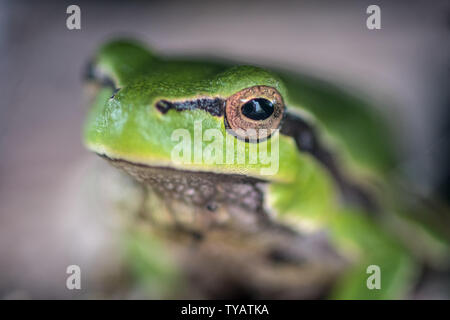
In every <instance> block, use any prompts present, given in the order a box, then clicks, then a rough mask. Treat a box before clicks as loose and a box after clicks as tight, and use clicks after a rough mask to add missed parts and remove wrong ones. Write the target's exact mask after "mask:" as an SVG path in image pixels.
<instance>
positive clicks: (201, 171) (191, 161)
mask: <svg viewBox="0 0 450 320" xmlns="http://www.w3.org/2000/svg"><path fill="white" fill-rule="evenodd" d="M86 79H87V82H88V83H90V84H91V85H93V86H94V87H95V90H94V94H93V97H92V100H91V101H92V103H91V106H90V107H89V110H88V111H87V116H86V121H85V125H84V129H83V141H84V145H85V146H86V148H87V149H88V150H90V151H92V152H93V153H95V154H97V155H99V156H100V157H101V158H103V159H104V160H106V161H105V163H107V165H108V168H112V170H114V172H116V174H118V173H117V172H120V174H118V175H120V179H118V180H117V184H118V185H121V184H123V186H124V188H125V187H126V186H128V187H129V186H133V188H134V189H133V190H135V193H136V194H138V195H139V197H138V198H137V199H138V200H136V198H133V199H134V200H133V203H134V204H136V203H138V205H134V206H132V207H133V209H127V210H125V211H127V212H125V215H127V216H128V217H129V221H131V222H129V223H128V225H127V228H126V231H125V234H127V236H125V238H126V241H125V242H126V243H127V246H125V247H126V249H124V250H128V252H129V258H128V260H127V261H128V262H129V263H130V265H131V267H130V270H132V271H131V273H132V274H133V277H134V278H135V279H136V282H138V283H149V285H148V286H149V287H152V288H153V289H154V288H155V287H158V285H156V283H158V281H159V282H161V283H160V284H159V287H160V288H162V287H163V288H165V289H167V288H171V289H170V290H169V289H167V290H166V291H165V292H166V294H167V295H168V296H169V297H179V296H180V292H182V291H183V289H182V288H185V289H184V291H185V294H186V295H185V296H183V295H181V296H182V297H186V296H187V297H189V298H192V297H197V296H196V294H198V297H205V298H242V297H244V298H269V299H273V298H294V299H297V298H308V299H311V298H312V299H315V298H330V299H396V298H405V297H409V296H410V295H411V294H412V293H411V292H412V288H414V287H415V286H416V285H417V283H419V282H420V278H421V273H422V271H423V269H424V265H433V264H438V263H441V261H447V260H446V259H447V258H448V248H449V246H448V239H449V237H448V234H449V232H448V225H447V224H446V223H434V224H433V223H432V224H431V226H428V225H427V226H425V223H424V221H423V220H424V219H422V220H421V219H420V217H423V214H421V213H422V212H424V211H425V212H426V210H428V209H427V208H426V207H420V206H417V205H416V206H413V205H408V196H405V195H404V194H403V193H402V188H401V183H400V182H399V181H400V180H401V179H403V178H399V172H398V163H399V158H400V156H399V151H398V148H397V145H396V140H395V138H394V134H393V132H392V130H391V128H390V127H389V125H388V124H387V121H386V119H385V118H384V117H383V115H382V114H381V113H380V112H379V111H377V110H376V109H375V108H373V106H371V105H370V104H369V103H367V102H365V101H362V99H359V98H357V97H356V96H354V95H351V94H348V93H346V92H344V91H343V90H341V89H338V88H337V87H333V86H332V85H330V84H328V83H326V82H323V81H321V80H318V79H316V78H314V77H310V76H306V75H303V74H299V73H294V72H292V71H289V70H282V69H274V68H272V69H269V68H267V67H262V66H259V65H258V66H252V65H248V64H241V63H238V62H235V61H229V60H226V59H211V58H203V59H202V58H195V57H187V58H186V57H177V56H175V57H173V56H164V55H160V54H157V53H156V52H153V51H152V50H150V49H148V48H147V46H146V45H144V44H142V43H140V42H139V41H136V40H130V39H116V40H110V41H109V42H107V43H106V44H104V45H103V46H101V48H100V49H99V50H98V51H97V53H96V54H95V56H94V58H93V59H92V61H91V62H90V63H89V66H88V69H87V72H86ZM268 154H270V157H268V156H267V155H268ZM264 155H265V157H264ZM417 212H419V213H418V214H416V213H417ZM428 220H429V219H428ZM440 221H442V220H440ZM436 261H438V262H436ZM373 270H375V271H374V272H375V273H377V274H375V273H374V274H372V272H373ZM149 279H150V280H149ZM161 279H164V281H163V280H161ZM192 279H194V280H192ZM180 283H182V284H183V285H180ZM186 288H188V289H186ZM186 292H187V293H186ZM157 297H159V296H157Z"/></svg>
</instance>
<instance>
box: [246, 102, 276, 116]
mask: <svg viewBox="0 0 450 320" xmlns="http://www.w3.org/2000/svg"><path fill="white" fill-rule="evenodd" d="M273 109H274V108H273V103H272V102H270V101H269V100H267V99H263V98H258V99H252V100H250V101H248V102H247V103H246V104H244V105H243V106H242V113H243V114H244V116H246V117H247V118H250V119H252V120H265V119H267V118H268V117H270V116H271V115H272V113H273Z"/></svg>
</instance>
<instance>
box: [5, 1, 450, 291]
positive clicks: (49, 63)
mask: <svg viewBox="0 0 450 320" xmlns="http://www.w3.org/2000/svg"><path fill="white" fill-rule="evenodd" d="M70 4H78V5H79V6H80V7H81V27H82V29H81V30H73V31H71V30H68V29H67V28H66V18H67V14H66V8H67V6H68V5H70ZM370 4H378V5H379V6H380V7H381V21H382V29H381V30H376V31H371V30H368V29H367V28H366V18H367V14H366V8H367V7H368V5H370ZM449 20H450V19H449V3H448V1H445V0H443V1H432V2H431V1H395V2H394V1H320V2H319V1H296V2H293V1H292V2H286V1H258V2H245V3H243V2H241V1H222V2H214V1H193V2H191V1H189V2H187V1H161V2H151V3H149V2H119V1H118V2H106V1H105V2H97V3H93V2H88V1H75V2H70V3H69V2H63V1H55V2H48V1H47V2H46V1H42V2H39V3H37V2H31V1H29V2H28V1H1V2H0V92H1V96H0V97H1V101H0V298H17V297H25V298H55V297H61V298H71V297H79V296H80V295H82V294H83V293H86V292H87V293H88V292H89V290H90V286H94V285H95V278H96V272H97V271H94V270H95V268H96V267H97V266H98V261H99V259H100V258H101V257H103V256H104V255H105V251H104V247H105V242H106V243H107V242H108V235H107V233H106V232H104V230H103V229H102V228H101V225H102V223H103V222H104V220H103V219H104V217H103V218H98V217H95V216H91V215H89V214H88V211H86V210H84V209H83V208H82V205H83V204H80V203H79V201H77V196H76V194H77V193H79V189H80V183H82V182H80V181H82V180H83V172H85V171H84V170H85V169H83V168H85V166H87V165H86V163H89V161H91V160H92V158H93V157H94V156H93V155H91V154H89V153H88V152H87V151H85V150H84V149H83V147H82V145H81V138H80V137H81V133H80V129H81V126H82V121H83V116H84V107H85V106H83V101H84V100H83V90H82V89H83V88H82V79H81V75H82V70H83V67H84V65H85V63H86V61H87V60H88V59H89V57H90V56H91V55H92V54H93V52H94V51H95V49H96V48H97V47H98V46H99V45H100V44H101V43H102V42H103V41H105V39H108V38H110V37H113V36H116V35H130V36H133V37H137V38H139V39H142V40H143V41H145V42H147V43H148V44H149V45H150V46H152V47H153V48H155V49H156V50H157V51H159V52H161V53H166V54H183V53H186V54H200V55H216V56H223V57H226V58H236V59H240V60H244V61H246V62H249V63H266V64H268V65H275V66H281V67H283V68H292V69H295V70H299V71H303V72H307V73H310V74H312V75H315V76H318V77H321V78H323V79H326V80H330V81H332V82H333V83H335V84H337V85H339V86H342V87H344V88H346V89H348V90H351V91H352V92H353V93H355V94H357V95H361V96H362V97H365V98H367V99H369V100H370V101H372V102H373V104H375V105H376V106H379V107H380V108H381V109H383V110H384V111H386V112H387V113H388V114H394V113H395V114H399V115H401V117H395V118H392V119H391V122H392V123H393V124H394V126H395V128H396V129H397V131H398V133H399V135H400V136H401V137H402V139H403V142H404V149H405V158H404V169H405V170H406V171H407V172H408V173H409V174H410V175H411V176H412V177H413V179H414V180H415V181H416V183H417V185H418V186H420V188H422V189H423V190H424V191H426V192H429V191H432V190H434V189H435V187H436V186H439V185H442V181H444V180H443V179H444V178H445V173H444V171H443V170H445V169H446V167H447V160H448V158H445V154H444V153H443V152H442V151H443V150H444V149H445V148H447V145H448V141H447V138H448V136H445V135H443V133H442V130H443V128H444V125H445V124H444V122H443V121H444V120H445V119H446V117H445V114H446V112H448V107H449V105H448V100H447V99H448V96H447V90H448V70H449V69H448V67H449V47H448V40H449V32H448V31H449V24H450V22H449ZM447 114H448V113H447ZM447 128H448V127H447ZM80 168H81V169H80ZM102 230H103V231H102ZM106 252H107V251H106ZM69 264H78V265H80V266H81V267H82V270H83V271H82V272H83V275H86V276H87V277H88V278H92V279H94V280H93V281H92V282H88V281H84V282H83V283H82V288H83V290H81V292H69V291H68V290H67V289H66V287H65V279H66V274H65V269H66V266H67V265H69Z"/></svg>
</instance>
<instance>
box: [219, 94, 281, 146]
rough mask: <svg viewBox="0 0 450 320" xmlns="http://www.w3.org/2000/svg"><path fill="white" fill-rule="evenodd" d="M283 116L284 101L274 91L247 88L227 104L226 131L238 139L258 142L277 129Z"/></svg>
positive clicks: (229, 99) (234, 95)
mask: <svg viewBox="0 0 450 320" xmlns="http://www.w3.org/2000/svg"><path fill="white" fill-rule="evenodd" d="M283 113H284V103H283V98H282V97H281V95H280V93H279V92H278V91H277V90H276V89H274V88H272V87H267V86H255V87H250V88H246V89H243V90H241V91H239V92H237V93H235V94H233V95H232V96H230V97H229V98H228V99H227V100H226V106H225V127H226V128H227V130H228V131H229V132H230V133H231V134H233V135H234V136H236V137H237V138H239V139H242V140H245V141H250V142H258V141H261V140H265V139H267V138H269V137H270V135H271V133H272V132H273V130H274V129H278V128H279V127H280V123H281V119H282V118H283Z"/></svg>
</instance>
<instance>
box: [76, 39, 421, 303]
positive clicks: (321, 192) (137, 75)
mask: <svg viewBox="0 0 450 320" xmlns="http://www.w3.org/2000/svg"><path fill="white" fill-rule="evenodd" d="M95 62H96V68H98V69H99V70H101V71H102V73H103V74H106V75H108V77H109V78H111V79H112V80H113V81H114V83H115V86H116V87H117V88H120V90H119V91H118V92H117V93H116V94H115V95H114V96H113V97H112V98H111V96H112V94H113V89H112V88H109V87H103V88H102V89H101V90H99V92H98V94H97V96H96V99H95V101H94V104H93V106H92V108H91V109H90V111H89V114H88V117H87V121H86V126H85V130H84V142H85V145H86V146H87V148H89V149H90V150H92V151H93V152H96V153H98V154H102V155H106V156H107V157H109V158H112V159H120V160H126V161H128V162H132V163H140V164H146V165H150V166H165V167H173V168H176V169H180V170H184V171H189V170H193V171H206V172H214V173H217V172H220V173H225V174H232V173H236V172H240V173H241V174H246V175H249V176H254V177H259V178H262V179H264V180H269V181H271V183H270V186H269V188H268V190H267V193H266V194H265V201H266V202H267V205H268V206H270V208H271V209H272V210H273V211H275V212H277V217H278V218H279V219H281V220H283V221H287V222H288V223H291V224H293V225H298V227H299V228H303V229H313V230H321V229H323V230H327V232H328V233H329V235H330V237H331V239H332V241H333V243H334V244H335V246H336V247H337V248H339V250H340V251H341V252H342V253H343V254H344V255H345V256H346V257H348V258H349V259H350V260H351V261H353V264H352V267H350V268H349V269H348V271H347V272H346V273H345V275H344V276H343V277H342V278H341V279H340V280H339V282H338V283H337V285H336V286H335V288H334V291H333V292H332V295H331V297H332V298H342V299H347V298H358V299H377V298H382V299H386V298H387V299H389V298H400V297H404V295H405V293H406V290H407V289H408V288H409V285H410V284H411V281H412V279H414V277H415V276H416V275H417V264H416V262H415V260H414V259H413V257H412V255H411V254H410V253H409V251H408V250H407V249H406V247H405V246H404V245H403V244H402V242H401V241H399V240H398V239H397V237H396V236H395V234H393V233H392V232H390V231H391V230H390V229H389V227H388V226H387V225H386V223H383V221H385V220H386V219H384V218H382V219H375V218H374V216H373V215H372V214H370V213H367V212H364V209H363V208H361V207H358V206H355V205H349V204H346V203H343V202H342V201H340V200H339V199H340V191H339V188H338V187H337V186H336V183H335V182H334V181H333V178H332V177H331V175H330V174H329V172H328V171H327V169H326V168H324V166H323V165H322V164H321V163H319V162H318V161H317V160H316V159H315V158H314V157H312V156H311V155H310V154H308V153H305V152H301V151H299V149H298V148H297V146H296V144H295V141H294V139H293V138H292V137H290V136H286V135H284V134H281V133H280V139H279V150H280V161H279V170H278V172H277V173H276V174H275V175H272V176H261V175H260V170H259V169H261V168H262V167H264V165H263V164H261V163H256V164H253V165H249V164H245V165H243V164H207V163H209V162H208V159H203V161H204V163H200V164H198V163H197V164H181V165H180V164H174V163H172V161H171V151H172V149H173V148H174V147H175V146H176V145H177V144H178V143H179V142H178V141H172V139H171V134H172V132H173V131H174V130H175V129H178V128H185V129H187V130H188V131H189V132H190V133H191V136H193V132H194V121H199V120H201V121H202V126H203V131H204V130H207V129H210V128H214V129H218V130H220V131H221V132H222V133H223V134H224V136H225V135H227V134H228V133H226V130H225V126H224V119H223V117H218V116H213V115H211V114H210V113H208V112H206V111H203V110H198V109H197V110H186V111H182V112H178V111H176V110H169V111H168V112H167V114H164V115H163V114H161V112H159V111H158V110H157V109H156V108H155V107H154V104H155V102H156V101H158V100H160V99H165V100H168V101H177V100H178V101H179V100H183V101H186V100H190V99H195V98H197V97H210V98H215V97H221V98H224V99H226V98H227V97H229V96H231V95H233V94H234V93H236V92H238V91H240V90H242V89H245V88H249V87H253V86H257V85H258V86H260V85H264V86H269V87H273V88H275V89H276V90H278V92H279V93H280V94H281V95H282V97H283V100H284V102H285V105H286V109H287V110H288V111H290V112H292V111H293V110H297V111H298V112H300V114H302V115H306V117H305V119H308V121H310V122H312V123H314V125H315V127H316V128H317V131H318V133H319V135H320V137H321V139H322V140H323V141H324V142H325V144H326V145H327V146H328V147H330V148H331V149H332V150H333V151H334V153H336V154H337V155H338V156H339V160H340V161H339V165H340V166H341V168H342V169H343V170H344V171H345V172H346V173H348V174H349V175H350V173H351V178H352V179H353V180H354V181H360V182H361V183H363V182H364V183H363V184H365V185H367V187H368V188H370V189H371V190H372V191H373V192H374V194H376V195H380V192H381V191H380V190H381V188H380V189H375V187H373V185H372V184H369V181H370V183H371V182H376V184H377V185H378V186H383V185H384V186H387V185H389V184H388V181H389V176H390V173H391V172H393V169H394V168H395V163H396V160H395V159H396V156H395V154H394V152H393V150H394V148H393V146H392V144H390V143H391V141H392V139H391V138H389V135H388V130H387V128H386V126H385V125H384V124H383V122H382V119H381V118H380V116H379V115H377V114H376V113H375V112H374V111H373V110H372V109H370V108H368V107H367V106H365V105H364V104H363V103H362V102H361V101H359V100H356V99H354V98H351V97H348V96H345V95H343V94H342V93H340V92H338V91H337V90H335V89H333V88H330V87H326V86H324V85H322V84H321V83H318V82H315V81H313V80H311V79H307V78H302V77H300V76H296V75H290V74H287V73H282V72H270V71H267V70H265V69H261V68H257V67H253V66H244V65H235V66H232V65H230V64H228V63H222V62H209V61H201V60H198V61H194V60H179V59H171V58H162V57H159V56H156V55H154V54H153V53H152V52H150V51H148V50H147V49H145V48H143V47H142V46H141V45H139V44H138V43H135V42H132V41H125V40H124V41H114V42H110V43H107V44H106V45H104V46H103V47H102V48H101V49H100V50H99V52H98V54H97V55H96V58H95ZM235 142H236V143H237V144H245V147H246V149H245V150H246V151H245V152H246V153H248V149H249V148H248V147H249V143H246V142H244V141H241V140H238V139H236V141H235ZM263 143H268V144H269V145H270V143H271V139H268V140H266V141H264V142H260V144H263ZM203 144H204V146H206V145H208V144H209V143H208V142H203ZM237 150H239V149H238V148H237ZM236 152H238V151H236ZM389 189H390V190H392V188H391V187H390V188H389ZM380 198H383V197H380V196H379V197H378V200H379V199H380ZM383 199H384V198H383ZM379 201H380V204H381V206H383V207H386V208H385V209H383V210H381V211H383V214H387V215H388V216H389V215H390V214H391V210H392V209H387V208H388V204H386V203H384V202H381V200H379ZM369 265H378V266H380V268H381V271H382V277H381V288H382V289H381V290H368V289H367V286H366V280H367V278H368V276H369V274H367V273H366V268H367V267H368V266H369Z"/></svg>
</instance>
